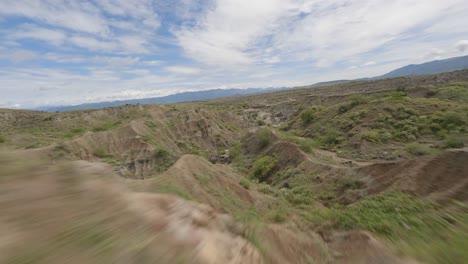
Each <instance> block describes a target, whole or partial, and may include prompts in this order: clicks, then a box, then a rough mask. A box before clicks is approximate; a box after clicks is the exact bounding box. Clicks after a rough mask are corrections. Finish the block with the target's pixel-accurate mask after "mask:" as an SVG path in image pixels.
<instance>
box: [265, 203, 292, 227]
mask: <svg viewBox="0 0 468 264" xmlns="http://www.w3.org/2000/svg"><path fill="white" fill-rule="evenodd" d="M267 218H268V219H269V220H270V221H272V222H274V223H283V222H284V221H286V219H287V218H288V210H287V208H284V207H279V208H277V209H275V210H273V211H272V212H270V213H269V214H268V215H267Z"/></svg>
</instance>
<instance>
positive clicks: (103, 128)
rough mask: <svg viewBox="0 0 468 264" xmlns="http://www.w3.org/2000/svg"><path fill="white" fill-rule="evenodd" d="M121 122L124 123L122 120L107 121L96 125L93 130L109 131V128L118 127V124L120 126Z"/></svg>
mask: <svg viewBox="0 0 468 264" xmlns="http://www.w3.org/2000/svg"><path fill="white" fill-rule="evenodd" d="M121 123H122V122H121V121H116V122H109V123H105V124H102V125H99V126H96V127H94V128H93V129H92V131H93V132H101V131H108V130H111V129H114V128H117V127H118V126H120V124H121Z"/></svg>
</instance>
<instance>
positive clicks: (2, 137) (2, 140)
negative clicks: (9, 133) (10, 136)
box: [0, 135, 6, 143]
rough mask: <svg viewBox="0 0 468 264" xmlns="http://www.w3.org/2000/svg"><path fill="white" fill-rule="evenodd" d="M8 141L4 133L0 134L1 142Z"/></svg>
mask: <svg viewBox="0 0 468 264" xmlns="http://www.w3.org/2000/svg"><path fill="white" fill-rule="evenodd" d="M5 141H6V139H5V137H4V136H3V135H0V143H4V142H5Z"/></svg>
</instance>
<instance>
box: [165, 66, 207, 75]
mask: <svg viewBox="0 0 468 264" xmlns="http://www.w3.org/2000/svg"><path fill="white" fill-rule="evenodd" d="M164 69H165V70H166V71H168V72H172V73H178V74H197V73H199V72H200V69H199V68H193V67H184V66H168V67H165V68H164Z"/></svg>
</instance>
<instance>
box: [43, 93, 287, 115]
mask: <svg viewBox="0 0 468 264" xmlns="http://www.w3.org/2000/svg"><path fill="white" fill-rule="evenodd" d="M281 89H285V87H281V88H272V87H270V88H248V89H213V90H206V91H196V92H183V93H177V94H172V95H168V96H163V97H152V98H144V99H131V100H121V101H112V102H100V103H89V104H79V105H69V106H43V107H38V108H35V109H34V110H41V111H49V112H56V111H58V112H63V111H72V110H84V109H97V108H104V107H114V106H121V105H126V104H170V103H180V102H190V101H203V100H208V99H214V98H222V97H228V96H236V95H247V94H256V93H264V92H270V91H275V90H281Z"/></svg>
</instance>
